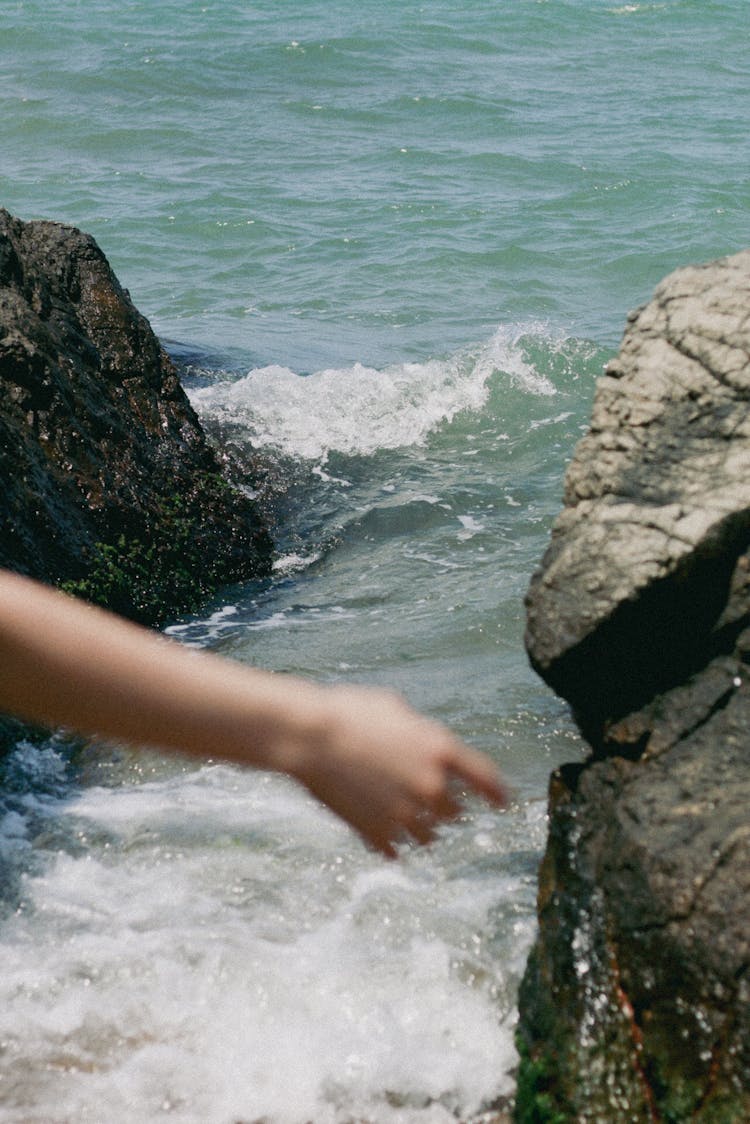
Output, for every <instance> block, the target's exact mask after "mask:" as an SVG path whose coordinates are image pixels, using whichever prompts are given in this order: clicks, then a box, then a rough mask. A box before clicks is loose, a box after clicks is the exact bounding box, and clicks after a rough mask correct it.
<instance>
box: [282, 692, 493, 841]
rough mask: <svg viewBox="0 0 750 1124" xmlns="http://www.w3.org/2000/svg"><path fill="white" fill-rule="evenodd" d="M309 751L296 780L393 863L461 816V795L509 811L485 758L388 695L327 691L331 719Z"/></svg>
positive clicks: (296, 773) (397, 697)
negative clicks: (407, 846) (411, 843)
mask: <svg viewBox="0 0 750 1124" xmlns="http://www.w3.org/2000/svg"><path fill="white" fill-rule="evenodd" d="M311 751H312V752H311V756H310V757H309V758H308V759H307V760H305V761H303V764H302V765H301V766H300V767H299V768H298V769H297V770H295V775H296V776H297V779H298V780H300V781H301V782H302V783H303V784H304V785H305V786H306V787H307V788H308V789H309V790H310V792H312V793H313V794H314V795H315V796H316V797H317V798H318V799H319V800H321V801H322V802H323V803H324V804H326V805H328V807H329V808H331V809H332V810H333V811H334V812H336V813H337V814H338V815H339V816H341V817H342V818H343V819H345V820H346V821H347V822H348V823H349V824H350V825H351V826H352V827H353V828H354V829H355V830H356V831H357V832H358V833H359V834H360V835H361V836H362V837H363V838H364V839H365V840H366V842H367V843H369V844H370V845H372V846H374V847H376V848H377V849H378V850H379V851H382V852H383V854H385V855H388V856H389V857H394V856H395V854H396V844H397V843H399V842H401V841H403V840H405V839H407V838H409V837H411V838H412V839H414V840H416V841H417V842H418V843H429V842H431V841H432V839H433V838H434V835H435V828H436V827H437V826H438V825H439V824H440V823H441V822H444V821H447V820H451V819H453V818H454V817H455V816H456V815H458V813H459V812H460V809H461V804H460V800H459V793H458V790H459V788H460V789H462V790H466V789H468V790H469V791H471V792H474V793H476V794H478V795H480V796H483V797H484V798H485V799H487V800H489V801H490V802H491V803H493V804H495V805H497V806H500V807H502V806H504V805H505V804H506V803H507V799H508V795H507V791H506V789H505V786H504V785H503V783H502V781H501V779H500V776H499V774H498V771H497V770H496V768H495V767H494V765H493V764H492V762H491V761H490V760H489V759H488V758H487V757H485V756H484V755H483V754H481V753H478V752H477V751H476V750H473V749H471V748H470V747H469V746H467V745H465V744H464V743H463V742H461V741H460V740H459V739H458V738H456V737H454V735H453V734H452V733H451V732H450V730H448V729H447V728H446V727H445V726H443V725H441V724H440V723H438V722H434V721H432V720H431V719H429V718H426V717H425V716H424V715H422V714H419V713H418V712H417V711H415V710H412V708H411V707H410V706H408V705H407V704H406V703H405V702H404V701H403V700H402V699H401V698H400V697H399V696H398V695H396V694H392V693H391V692H387V691H380V690H374V689H370V688H365V687H333V688H328V700H327V718H326V720H325V721H324V723H323V724H322V726H321V728H320V729H319V731H318V733H317V736H316V738H315V740H314V742H313V744H312V746H311Z"/></svg>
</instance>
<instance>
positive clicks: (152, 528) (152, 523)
mask: <svg viewBox="0 0 750 1124" xmlns="http://www.w3.org/2000/svg"><path fill="white" fill-rule="evenodd" d="M228 467H229V466H228V464H227V462H226V460H225V459H224V458H223V457H221V456H220V455H219V454H218V453H217V452H216V450H215V449H214V448H212V447H211V446H210V445H209V443H208V442H207V440H206V437H205V435H204V433H203V431H202V429H201V426H200V424H199V422H198V419H197V417H196V415H195V413H194V411H193V410H192V408H191V406H190V403H189V402H188V400H187V397H186V395H185V393H184V391H183V389H182V387H181V385H180V383H179V380H178V378H177V374H176V372H175V369H174V367H173V365H172V363H171V361H170V360H169V358H168V357H167V355H166V353H165V352H164V350H163V349H162V348H161V346H160V345H159V342H158V340H157V339H156V337H155V336H154V334H153V332H152V331H151V328H150V326H149V324H148V322H147V321H146V320H145V319H144V317H143V316H141V315H140V313H139V312H138V311H137V310H136V309H135V307H134V306H133V304H132V302H131V300H130V298H129V296H128V294H127V292H126V291H125V290H123V289H122V288H121V286H120V285H119V283H118V281H117V279H116V278H115V276H114V275H113V273H112V271H111V269H110V267H109V265H108V263H107V261H106V259H105V257H104V255H103V253H102V252H101V250H100V249H99V247H98V246H97V245H96V243H95V241H94V240H93V238H91V237H89V236H88V235H85V234H82V233H81V232H80V231H78V230H76V229H74V228H72V227H68V226H63V225H61V224H59V223H51V222H29V223H24V222H20V221H19V220H17V219H14V218H12V217H11V216H10V215H9V214H8V213H7V211H3V210H0V565H3V566H6V567H9V568H12V569H16V570H18V571H20V572H23V573H27V574H30V575H32V576H34V577H37V578H39V579H41V580H44V581H47V582H51V583H54V584H62V585H65V586H67V587H68V588H70V589H71V590H72V591H74V592H78V593H80V594H82V595H83V596H86V597H89V598H90V599H91V600H94V601H98V602H100V603H102V604H106V605H108V606H109V607H110V608H112V609H115V610H118V611H119V612H121V613H124V614H126V615H127V616H130V617H133V618H135V619H137V620H140V621H142V622H144V623H157V622H159V621H160V620H164V619H165V618H167V617H169V616H171V615H173V614H175V613H177V612H179V611H181V610H183V609H186V608H194V607H196V606H197V604H198V603H199V602H200V601H201V599H203V598H205V597H207V596H208V595H209V594H210V593H212V592H213V591H214V590H215V589H216V588H217V587H218V586H219V585H221V584H223V583H226V582H230V581H235V580H241V579H245V578H250V577H253V576H256V575H259V574H262V573H265V572H267V571H268V569H269V566H270V558H271V543H270V540H269V537H268V534H267V532H266V529H265V525H264V521H263V519H262V517H261V515H260V513H259V511H258V510H257V508H256V506H255V505H254V503H253V502H252V501H251V500H250V499H249V498H248V496H247V495H246V494H245V492H243V491H242V490H240V489H238V488H235V487H233V486H232V484H231V482H230V480H229V479H228V476H227V470H228Z"/></svg>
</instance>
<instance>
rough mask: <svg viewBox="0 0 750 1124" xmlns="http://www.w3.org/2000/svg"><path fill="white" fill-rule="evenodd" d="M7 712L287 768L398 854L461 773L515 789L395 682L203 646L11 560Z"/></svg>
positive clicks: (463, 778) (426, 834)
mask: <svg viewBox="0 0 750 1124" xmlns="http://www.w3.org/2000/svg"><path fill="white" fill-rule="evenodd" d="M0 710H4V711H6V712H8V713H11V714H15V715H16V716H17V717H19V718H25V719H27V720H31V721H36V722H42V723H45V724H48V725H58V726H67V727H69V728H71V729H73V730H78V731H79V732H81V733H84V734H98V735H100V736H104V737H110V738H117V739H121V740H125V741H128V742H131V743H133V744H137V745H142V746H152V747H154V748H160V749H164V750H170V749H171V750H179V751H181V752H183V753H191V754H194V755H196V756H202V757H215V758H223V759H225V760H227V761H233V762H236V763H238V764H242V765H254V766H256V767H259V768H264V769H275V770H277V771H279V772H284V773H288V774H290V775H291V776H293V777H295V778H296V779H297V780H299V781H301V782H302V783H303V784H304V785H306V786H307V788H308V789H309V790H310V791H311V792H312V793H313V794H314V795H315V796H317V797H318V798H319V799H320V800H322V801H323V802H324V803H325V804H327V805H328V807H329V808H331V809H332V810H333V811H334V812H337V813H338V815H340V816H342V817H343V819H345V820H347V822H348V823H350V824H351V825H352V827H354V828H355V829H356V830H357V831H358V832H359V833H360V834H361V835H362V836H363V838H365V839H366V840H367V841H368V842H369V843H371V844H372V845H374V846H375V847H378V848H379V849H380V850H381V851H383V852H384V853H385V854H387V855H393V854H395V846H394V841H395V840H398V839H400V838H402V836H403V834H404V833H407V834H410V835H411V836H412V837H413V838H415V839H417V840H418V841H419V842H422V843H426V842H428V841H429V840H430V839H431V838H432V834H433V830H434V827H435V825H436V824H437V823H439V822H440V821H441V820H445V819H450V818H451V817H452V816H453V815H455V814H456V813H457V811H458V803H457V801H456V799H455V797H454V795H453V793H452V785H453V783H454V782H456V781H459V782H462V783H463V784H465V785H466V787H467V788H469V789H472V790H473V791H474V792H476V793H478V794H479V795H482V796H485V797H486V798H487V799H488V800H491V801H492V802H494V803H497V804H503V803H504V802H505V800H506V793H505V790H504V787H503V784H502V782H501V780H500V778H499V776H498V775H497V771H496V769H495V767H494V765H493V764H492V762H490V761H489V760H488V759H487V758H485V757H484V756H483V755H482V754H479V753H477V752H476V751H475V750H473V749H471V748H470V747H469V746H466V745H464V744H463V743H461V742H460V741H459V740H458V739H456V738H455V737H454V736H453V735H452V734H451V732H450V731H449V730H447V729H446V728H445V727H444V726H441V725H440V724H438V723H436V722H433V721H431V720H430V719H429V718H426V717H424V716H422V715H420V714H417V713H416V712H415V711H413V710H412V709H411V708H410V707H409V706H407V705H406V704H405V703H404V702H403V701H402V700H401V699H399V698H398V697H397V696H395V695H392V694H390V693H389V692H384V691H371V690H368V689H366V688H362V687H320V686H318V685H316V684H314V683H309V682H307V681H305V680H302V679H296V678H293V677H291V676H286V675H272V674H270V673H268V672H264V671H257V670H255V669H253V668H249V667H247V666H245V665H244V664H238V663H233V662H232V661H230V660H223V659H220V658H219V657H218V656H212V655H210V654H208V653H205V652H196V651H194V650H191V649H188V648H184V647H182V646H181V645H179V644H176V643H174V642H173V641H170V640H166V639H165V638H164V637H160V636H158V635H157V634H155V633H151V632H148V631H147V630H146V629H143V628H140V627H138V626H136V625H132V624H129V623H128V622H126V621H123V620H121V619H120V618H118V617H114V616H112V614H110V613H105V612H103V611H102V610H100V609H94V608H92V607H91V606H90V605H85V604H83V603H82V602H80V601H75V600H73V599H72V598H69V597H65V596H64V595H63V594H60V593H56V592H54V591H52V590H50V589H47V588H45V587H43V586H40V585H38V584H37V583H36V582H31V581H28V580H27V579H24V578H19V577H17V576H15V575H12V574H6V573H4V572H2V571H0Z"/></svg>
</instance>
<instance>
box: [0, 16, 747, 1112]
mask: <svg viewBox="0 0 750 1124" xmlns="http://www.w3.org/2000/svg"><path fill="white" fill-rule="evenodd" d="M745 16H746V13H745V6H744V0H742V2H741V0H725V2H722V3H707V2H705V0H700V2H698V0H661V2H653V3H651V2H648V3H647V2H642V3H640V2H639V3H632V4H620V3H616V2H614V0H613V2H610V0H518V2H516V0H514V2H513V3H510V2H505V3H504V2H498V3H493V4H487V3H478V2H466V3H458V4H457V3H451V4H447V3H445V2H444V0H432V2H427V3H424V4H420V5H417V6H413V5H405V4H400V3H396V2H395V0H388V2H383V3H379V4H377V5H375V6H370V7H369V8H368V7H366V6H365V7H362V6H360V7H359V8H358V9H356V10H352V9H351V6H350V5H348V4H344V3H341V2H337V0H333V2H331V0H329V2H327V3H326V4H325V5H323V4H319V3H317V2H314V0H311V2H308V3H305V4H298V3H290V4H284V5H279V4H270V3H258V4H246V3H240V2H239V0H229V2H228V3H225V4H221V5H211V4H206V3H205V2H204V3H199V2H197V0H181V2H180V3H179V4H177V3H176V2H175V3H173V2H172V0H164V2H163V3H159V4H158V5H157V4H149V3H146V2H145V0H120V2H119V3H117V4H114V3H113V2H112V0H89V2H83V0H80V2H78V3H75V4H70V3H65V4H63V3H62V0H45V2H44V3H42V0H18V2H14V3H11V4H8V5H6V6H5V7H4V9H3V27H2V31H0V58H2V63H3V65H2V67H0V98H1V99H2V103H3V113H2V115H0V141H1V142H2V152H3V159H2V161H1V162H0V203H2V204H4V205H5V206H7V207H8V208H9V209H10V210H11V211H13V212H14V213H16V214H18V215H19V216H20V217H22V218H32V217H40V216H43V217H50V218H55V219H61V220H65V221H70V222H75V223H76V224H78V225H80V226H82V227H83V228H84V229H87V230H90V231H91V232H92V233H94V234H95V235H96V236H97V238H98V239H99V241H100V243H101V245H102V247H103V248H104V250H105V251H106V252H107V254H108V255H109V257H110V259H111V260H112V262H113V264H114V266H115V268H116V269H117V271H118V274H119V276H120V278H121V280H122V282H123V284H125V285H126V286H128V287H129V288H130V290H131V292H132V294H133V296H134V298H135V299H136V301H137V303H138V305H139V307H140V308H141V309H142V310H143V312H144V313H146V315H148V316H149V318H150V319H151V320H152V322H153V324H154V326H155V328H156V329H157V331H158V332H159V333H160V334H161V336H162V338H164V339H165V340H166V341H167V342H168V345H169V347H170V348H171V349H172V351H173V353H174V354H175V356H176V358H177V360H178V363H179V364H180V367H181V370H182V372H183V376H184V380H185V383H186V385H187V386H188V388H189V392H190V394H191V396H192V399H193V402H194V404H195V406H196V408H197V409H198V411H199V413H200V414H201V416H202V417H203V418H204V419H205V422H206V425H207V427H208V428H209V430H210V432H211V433H212V435H213V437H214V439H215V440H217V441H218V442H220V443H221V444H223V445H224V446H226V447H229V448H231V449H232V450H233V451H234V452H235V454H236V456H237V457H238V458H239V459H240V460H242V459H243V458H247V457H248V456H249V455H252V454H253V452H254V451H259V452H260V455H261V456H262V458H264V461H265V464H266V467H267V476H268V482H267V484H266V486H265V487H264V490H263V494H262V497H261V498H262V502H263V503H264V505H265V506H266V508H267V510H268V512H269V515H270V518H271V519H272V520H273V522H274V527H275V531H276V536H277V542H278V558H277V562H276V569H275V571H274V576H273V578H272V579H271V580H269V581H267V582H263V583H258V584H252V583H251V584H249V585H246V586H240V587H236V588H232V589H229V590H226V591H224V592H223V593H222V595H221V596H220V597H219V598H217V600H216V602H215V603H214V604H212V605H209V606H207V607H206V609H205V612H204V613H202V614H201V615H200V616H199V617H197V618H194V619H189V620H182V621H176V622H174V624H173V625H172V626H171V628H170V632H171V633H172V635H173V636H174V637H175V638H176V639H179V640H181V641H183V642H185V643H189V644H197V645H201V646H210V647H212V648H214V649H216V650H218V651H220V652H222V653H224V654H225V655H227V656H229V657H232V658H235V659H238V660H243V661H247V662H250V663H254V664H258V665H261V666H265V667H269V668H273V669H276V670H278V671H294V672H301V673H304V674H308V675H311V676H314V677H316V678H319V679H322V680H324V681H329V682H330V681H347V680H352V681H353V680H356V681H368V682H376V683H379V684H383V685H388V686H394V687H397V688H398V689H400V690H402V691H404V692H405V693H406V694H407V695H408V697H409V698H410V699H411V700H412V701H413V702H414V703H415V704H416V705H418V706H420V707H422V708H424V709H426V710H427V711H428V712H430V713H431V714H434V715H436V716H438V717H440V718H442V719H444V720H445V721H447V722H449V723H450V724H451V725H452V726H453V727H455V728H456V729H457V730H458V731H459V733H461V734H462V735H463V736H464V737H465V738H466V739H467V740H469V741H470V742H471V743H472V744H474V745H477V746H479V747H480V748H482V749H484V750H485V751H487V752H488V753H490V754H491V755H492V756H493V757H494V758H495V760H497V761H498V763H500V764H501V766H502V767H503V769H504V771H505V773H506V776H507V778H508V780H509V781H510V783H511V784H512V785H513V787H514V790H515V794H516V799H515V802H514V805H513V807H512V808H511V809H510V810H509V811H507V812H505V813H496V812H489V811H488V810H487V809H486V808H484V807H483V806H482V805H481V804H472V805H471V806H470V807H469V808H468V809H467V811H466V814H465V816H464V817H463V818H462V819H461V820H460V821H459V822H457V823H456V824H454V825H452V826H450V827H449V828H446V829H445V830H444V831H443V833H442V834H441V836H440V838H439V840H438V841H437V842H436V843H435V844H434V845H433V846H432V847H430V848H429V849H427V850H422V851H416V850H405V851H404V853H403V855H402V858H401V860H400V861H399V862H398V863H395V864H387V863H384V862H382V861H381V860H380V859H379V858H376V857H374V856H372V855H370V854H369V853H368V852H367V851H366V850H365V849H364V848H363V847H362V846H361V845H360V844H359V843H358V842H357V841H356V840H354V839H353V838H352V836H351V835H350V834H349V833H348V831H347V830H346V829H345V828H343V827H342V826H340V825H339V824H338V823H337V822H335V821H333V820H332V819H331V818H330V817H329V816H328V815H327V814H326V813H325V812H323V811H322V810H321V809H319V808H318V807H317V806H316V805H315V804H314V802H312V801H311V800H310V799H308V798H307V797H306V796H305V795H304V794H303V793H301V792H300V791H299V790H297V789H296V788H295V787H294V786H293V785H292V784H291V783H287V782H285V781H283V780H281V779H279V778H276V777H269V776H266V775H261V774H245V773H241V772H239V771H237V770H234V769H230V768H227V767H225V766H223V765H217V764H215V763H207V764H206V765H205V766H203V767H202V768H195V767H193V766H186V765H183V764H181V763H179V762H178V763H175V762H174V761H171V762H167V761H163V760H161V759H160V758H158V757H143V756H141V757H138V756H135V755H133V754H132V753H131V752H129V751H128V750H127V749H125V748H118V749H114V748H112V747H105V748H99V749H95V750H91V749H87V750H85V751H84V752H83V753H79V752H78V751H75V752H73V751H72V750H71V747H69V746H66V745H65V743H63V742H59V741H53V742H51V743H50V744H49V746H48V747H47V748H46V749H45V750H44V751H42V752H39V751H35V750H33V749H31V748H30V747H28V746H26V745H21V746H19V748H18V749H17V751H16V752H15V753H14V754H13V755H12V756H11V757H10V758H9V759H7V760H6V761H5V763H4V764H3V766H2V770H3V775H2V787H1V788H0V875H1V884H0V899H1V902H0V904H1V906H2V915H1V917H0V957H1V958H2V963H3V973H2V981H1V982H0V1024H1V1025H0V1121H8V1122H9V1124H10V1122H12V1124H37V1122H39V1124H41V1122H44V1124H73V1122H76V1124H77V1122H78V1121H95V1122H97V1124H100V1122H101V1121H102V1120H106V1121H107V1122H108V1124H131V1122H132V1124H141V1122H143V1121H151V1120H161V1119H162V1118H163V1119H173V1120H175V1121H183V1122H185V1124H235V1122H237V1121H242V1122H244V1124H249V1122H251V1121H253V1122H255V1121H265V1122H267V1124H305V1122H306V1121H312V1122H313V1124H327V1122H330V1124H349V1122H354V1121H357V1122H358V1124H359V1122H360V1121H362V1122H371V1124H445V1122H447V1121H450V1120H454V1121H455V1120H456V1119H462V1120H468V1119H470V1118H471V1117H472V1116H477V1114H480V1113H482V1112H483V1111H484V1110H486V1109H487V1108H488V1106H490V1105H491V1104H492V1103H493V1102H495V1101H496V1099H497V1098H498V1097H501V1096H503V1095H506V1094H508V1093H511V1092H512V1088H513V1076H512V1072H513V1067H514V1065H515V1061H516V1059H515V1054H514V1050H513V1025H514V1020H515V1014H514V1010H515V998H516V989H517V986H518V981H519V978H520V975H521V973H522V970H523V964H524V960H525V956H526V953H527V950H528V947H529V943H530V941H531V939H532V937H533V932H534V898H535V875H536V867H537V863H538V860H539V857H540V853H541V848H542V845H543V839H544V832H545V822H544V796H545V790H546V783H547V776H548V773H549V771H550V769H551V768H552V767H553V766H554V765H555V764H556V763H557V762H559V761H562V760H567V759H571V758H575V757H576V756H577V755H578V754H579V753H580V745H579V742H578V739H577V737H576V734H575V732H574V730H573V728H572V725H571V722H570V719H569V718H568V716H567V713H566V711H565V709H564V707H563V706H562V705H561V704H560V703H559V702H558V701H557V700H555V699H554V698H553V697H552V696H551V695H550V694H549V692H547V691H546V690H545V689H544V688H543V687H542V685H541V684H540V683H539V682H538V680H537V679H536V678H535V676H534V675H533V674H532V672H531V671H530V670H529V668H528V665H527V661H526V658H525V655H524V652H523V644H522V634H523V604H522V601H523V595H524V592H525V589H526V587H527V584H528V580H529V576H530V574H531V572H532V570H533V568H534V566H535V565H536V564H537V562H538V559H539V557H540V555H541V553H542V551H543V550H544V547H545V544H546V541H547V536H548V530H549V524H550V520H551V518H552V517H553V515H554V513H555V512H556V510H557V509H558V507H559V501H560V493H561V477H562V472H563V468H564V465H565V462H566V460H567V459H568V457H569V456H570V453H571V451H572V448H573V445H574V443H575V441H576V439H577V437H578V436H579V434H580V432H581V428H582V426H583V425H584V424H585V420H586V418H587V416H588V410H589V405H590V401H591V395H592V391H593V383H594V380H595V378H596V376H597V374H598V373H599V372H600V370H601V368H602V364H603V363H604V362H605V360H606V358H607V357H608V355H609V354H610V353H611V351H612V350H613V348H614V347H615V346H616V342H617V339H618V337H619V334H620V332H621V328H622V324H623V322H624V317H625V313H626V311H627V310H628V309H629V308H630V307H632V306H634V305H636V304H638V303H640V302H641V301H643V300H644V299H646V298H647V297H648V295H649V292H650V290H651V289H652V288H653V286H654V284H655V283H656V282H657V281H658V280H659V279H660V278H661V276H662V275H663V274H664V273H665V272H667V271H668V270H669V269H671V268H672V267H673V266H676V265H678V264H681V263H683V262H686V261H690V260H692V261H695V260H704V259H706V258H710V257H713V256H717V255H718V254H722V253H728V252H732V251H733V250H736V249H739V248H741V247H743V246H744V244H745V241H744V240H745V237H746V219H745V215H746V208H747V201H748V200H747V183H748V181H747V169H746V167H745V166H744V165H743V162H742V159H741V144H742V141H743V138H744V135H745V132H746V122H747V119H748V116H749V115H750V104H748V102H749V100H750V94H749V93H748V90H750V83H748V63H747V58H746V51H745V46H744V44H745V38H746V37H745V36H744V35H743V30H744V23H745ZM219 748H220V747H217V750H218V749H219Z"/></svg>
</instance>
